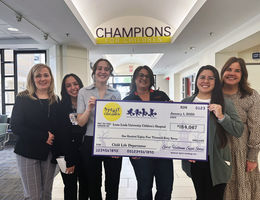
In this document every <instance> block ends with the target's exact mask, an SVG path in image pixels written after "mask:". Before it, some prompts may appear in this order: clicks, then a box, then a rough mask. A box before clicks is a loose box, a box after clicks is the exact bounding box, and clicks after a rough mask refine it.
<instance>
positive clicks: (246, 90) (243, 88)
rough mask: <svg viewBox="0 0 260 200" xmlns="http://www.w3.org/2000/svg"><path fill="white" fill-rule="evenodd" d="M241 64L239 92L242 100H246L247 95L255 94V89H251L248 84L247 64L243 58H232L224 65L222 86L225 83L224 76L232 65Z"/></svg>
mask: <svg viewBox="0 0 260 200" xmlns="http://www.w3.org/2000/svg"><path fill="white" fill-rule="evenodd" d="M235 62H237V63H239V65H240V68H241V73H242V76H241V80H240V82H239V86H238V87H239V91H240V93H241V99H242V98H244V97H245V96H247V95H249V96H250V95H252V94H253V89H252V88H251V87H250V84H249V83H248V81H247V79H248V72H247V69H246V63H245V61H244V59H242V58H237V57H231V58H229V59H228V60H227V62H226V63H225V64H224V66H223V67H222V70H221V73H220V74H221V79H222V85H223V86H224V84H225V83H224V81H223V75H224V73H225V71H226V70H227V69H228V68H229V67H230V65H232V64H233V63H235Z"/></svg>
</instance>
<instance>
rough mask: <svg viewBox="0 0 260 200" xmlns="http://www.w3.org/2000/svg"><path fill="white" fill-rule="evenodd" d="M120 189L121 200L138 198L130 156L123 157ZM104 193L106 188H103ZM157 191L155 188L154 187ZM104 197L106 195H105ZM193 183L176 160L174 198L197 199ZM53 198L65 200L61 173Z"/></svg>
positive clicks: (181, 199)
mask: <svg viewBox="0 0 260 200" xmlns="http://www.w3.org/2000/svg"><path fill="white" fill-rule="evenodd" d="M119 187H120V189H119V200H135V199H136V180H135V175H134V171H133V168H132V165H131V163H130V161H129V159H128V158H124V159H123V166H122V171H121V179H120V186H119ZM102 191H103V194H104V188H102ZM154 191H155V189H154ZM103 197H104V195H103ZM195 197H196V195H195V191H194V188H193V184H192V181H191V179H190V178H188V177H187V176H186V174H185V173H184V172H183V171H182V169H181V162H180V161H179V160H174V183H173V192H172V199H174V200H195V199H196V198H195ZM53 200H63V182H62V179H61V176H60V174H58V175H57V176H56V178H55V180H54V185H53Z"/></svg>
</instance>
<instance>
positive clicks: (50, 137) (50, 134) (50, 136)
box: [46, 131, 54, 145]
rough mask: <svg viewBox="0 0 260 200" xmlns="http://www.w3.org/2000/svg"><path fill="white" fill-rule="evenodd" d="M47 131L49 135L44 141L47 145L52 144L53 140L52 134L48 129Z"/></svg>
mask: <svg viewBox="0 0 260 200" xmlns="http://www.w3.org/2000/svg"><path fill="white" fill-rule="evenodd" d="M48 133H49V137H48V140H47V141H46V143H47V144H48V145H52V144H53V140H54V135H53V134H52V133H51V132H50V131H48Z"/></svg>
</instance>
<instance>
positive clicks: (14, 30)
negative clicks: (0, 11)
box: [7, 27, 19, 32]
mask: <svg viewBox="0 0 260 200" xmlns="http://www.w3.org/2000/svg"><path fill="white" fill-rule="evenodd" d="M7 30H8V31H13V32H17V31H19V30H18V29H17V28H13V27H10V28H8V29H7Z"/></svg>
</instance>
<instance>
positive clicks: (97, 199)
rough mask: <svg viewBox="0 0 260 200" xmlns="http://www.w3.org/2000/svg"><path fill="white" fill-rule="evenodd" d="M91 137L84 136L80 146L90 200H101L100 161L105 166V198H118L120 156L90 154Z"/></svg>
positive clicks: (110, 199) (114, 199)
mask: <svg viewBox="0 0 260 200" xmlns="http://www.w3.org/2000/svg"><path fill="white" fill-rule="evenodd" d="M92 142H93V137H88V136H87V137H85V138H84V142H83V144H82V146H81V148H80V154H81V159H82V167H84V174H85V177H86V180H87V183H88V188H89V196H90V199H91V200H101V199H102V194H101V186H102V162H103V163H104V168H105V191H106V200H117V199H118V187H119V181H120V172H121V167H122V158H121V157H120V158H111V157H100V156H92Z"/></svg>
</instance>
